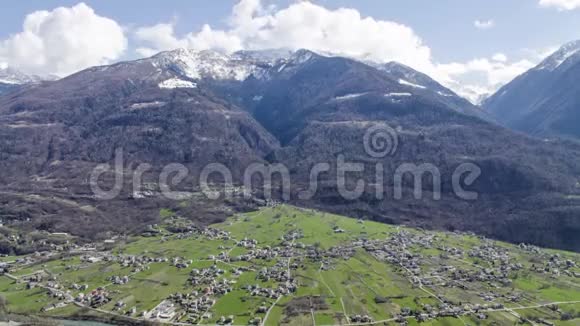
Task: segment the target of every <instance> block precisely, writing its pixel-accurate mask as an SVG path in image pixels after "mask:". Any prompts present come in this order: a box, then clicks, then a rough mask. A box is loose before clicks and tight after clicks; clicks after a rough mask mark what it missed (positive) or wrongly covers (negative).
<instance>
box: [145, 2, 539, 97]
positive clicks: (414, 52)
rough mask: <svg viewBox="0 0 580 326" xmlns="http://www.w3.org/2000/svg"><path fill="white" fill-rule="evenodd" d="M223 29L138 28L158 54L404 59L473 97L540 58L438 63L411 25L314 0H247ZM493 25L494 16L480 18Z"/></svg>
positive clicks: (148, 47) (149, 52)
mask: <svg viewBox="0 0 580 326" xmlns="http://www.w3.org/2000/svg"><path fill="white" fill-rule="evenodd" d="M228 23H229V24H228V27H227V28H225V29H223V30H216V29H213V28H212V27H211V26H209V25H205V26H204V27H203V28H202V29H201V31H196V32H191V33H188V34H186V35H182V36H178V35H176V34H175V30H174V26H173V24H171V23H169V24H158V25H154V26H150V27H142V28H139V29H137V30H136V34H135V36H136V39H137V40H139V41H140V42H142V43H144V44H145V46H144V47H141V48H138V49H137V51H138V53H139V54H141V55H144V56H149V55H152V54H154V53H156V52H159V51H163V50H171V49H175V48H179V47H184V48H192V49H198V50H204V49H216V50H220V51H223V52H233V51H236V50H240V49H254V50H256V49H271V48H288V49H299V48H306V49H310V50H314V51H319V52H325V53H334V54H338V55H344V56H349V57H353V58H357V59H364V60H371V61H376V62H388V61H398V62H401V63H403V64H406V65H408V66H410V67H412V68H414V69H417V70H419V71H422V72H424V73H427V74H428V75H430V76H431V77H433V78H435V79H436V80H438V81H439V82H441V83H443V84H444V85H446V86H448V87H450V88H452V89H453V90H455V91H456V92H458V93H459V94H461V95H464V96H466V97H467V98H469V99H470V100H472V101H476V99H477V98H478V97H479V96H480V95H481V94H483V93H490V92H493V91H494V90H496V89H497V88H499V87H500V86H501V85H502V84H503V83H506V82H508V81H510V80H511V79H512V78H513V77H515V76H517V75H519V74H521V73H523V72H524V71H525V70H527V69H529V68H531V67H533V66H534V64H535V62H537V61H539V60H536V59H535V58H534V60H532V59H530V60H520V61H512V62H510V61H509V60H508V58H507V56H506V55H505V54H502V53H497V54H495V55H493V56H492V57H491V58H477V59H473V60H469V61H467V62H455V63H437V62H436V61H435V60H434V59H433V57H432V55H431V50H430V48H429V47H428V46H427V45H425V44H424V43H423V41H422V40H421V38H420V37H419V36H418V35H417V34H416V33H415V32H414V31H413V29H411V28H410V27H408V26H405V25H403V24H399V23H396V22H391V21H385V20H377V19H374V18H372V17H363V16H361V14H360V13H359V12H358V11H357V10H355V9H348V8H338V9H336V10H330V9H327V8H324V7H322V6H320V5H317V4H314V3H312V2H308V1H300V2H295V3H293V4H291V5H289V6H288V7H285V8H281V9H278V8H275V7H272V6H270V7H268V8H264V6H263V5H262V2H261V1H260V0H241V1H239V2H238V4H237V5H235V6H234V7H233V9H232V14H231V16H230V18H229V20H228ZM474 24H475V25H476V26H478V25H479V26H480V27H485V28H490V27H493V26H494V22H493V20H489V21H476V22H475V23H474Z"/></svg>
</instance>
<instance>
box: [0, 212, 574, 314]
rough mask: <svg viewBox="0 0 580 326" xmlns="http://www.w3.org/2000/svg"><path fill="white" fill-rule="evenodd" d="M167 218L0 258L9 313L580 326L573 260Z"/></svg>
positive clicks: (358, 224) (378, 232)
mask: <svg viewBox="0 0 580 326" xmlns="http://www.w3.org/2000/svg"><path fill="white" fill-rule="evenodd" d="M162 216H163V217H164V219H163V223H162V224H160V225H159V226H157V227H155V228H152V229H150V231H149V232H148V233H147V237H144V236H143V237H129V238H117V239H115V242H114V243H113V244H111V243H109V244H105V246H107V247H109V249H108V250H106V251H98V250H95V249H94V248H98V247H101V246H102V243H101V244H99V243H95V244H87V245H85V246H83V247H77V246H68V247H67V246H62V245H61V246H55V247H54V248H53V249H52V250H50V251H48V252H46V253H45V254H43V255H30V256H26V257H6V258H2V261H4V262H9V261H14V260H16V261H17V262H14V263H10V267H8V269H9V274H6V275H4V276H0V289H1V293H2V296H4V297H5V298H6V299H7V307H6V309H7V311H8V312H10V313H17V314H24V313H26V314H38V315H41V316H49V317H50V316H58V317H59V318H63V317H67V318H71V317H72V318H81V317H83V316H84V317H89V318H99V319H101V320H103V319H105V320H116V321H117V322H122V321H128V322H138V321H139V322H143V321H147V320H148V321H155V320H157V321H163V322H169V323H177V322H178V321H179V322H183V323H200V322H201V323H202V324H214V323H218V324H223V323H224V322H225V320H229V321H230V322H231V323H234V324H238V325H245V324H248V323H250V324H256V325H257V324H260V325H279V324H284V325H286V324H287V325H311V324H312V325H332V324H353V323H355V324H360V325H366V324H371V323H372V324H378V323H387V324H397V323H398V321H406V322H408V323H409V324H411V325H414V324H416V323H417V322H418V321H429V325H463V324H465V323H473V324H478V325H497V324H500V325H507V324H514V323H517V322H523V323H532V324H533V323H546V322H550V323H555V324H556V325H574V324H576V323H578V322H580V319H578V318H579V317H580V295H579V293H580V288H579V287H578V282H577V279H578V277H580V268H579V267H577V266H576V263H578V262H580V256H579V255H578V254H573V253H569V252H563V251H554V250H544V249H540V248H537V247H534V246H526V245H520V246H515V245H510V244H506V243H502V242H497V241H492V240H488V239H485V238H483V237H476V236H474V235H468V234H460V233H450V232H431V231H423V230H418V229H410V228H403V227H395V226H389V225H385V224H381V223H376V222H371V221H362V220H358V221H357V220H356V219H350V218H346V217H342V216H337V215H332V214H327V213H321V212H317V211H313V210H308V209H299V208H295V207H291V206H278V207H275V208H262V209H261V210H259V211H256V212H250V213H246V214H239V215H236V216H234V217H232V218H230V219H228V220H227V221H226V222H224V223H220V224H215V225H211V227H209V228H198V227H197V226H194V225H191V224H190V222H189V221H188V220H187V219H183V218H181V217H179V216H177V215H176V214H173V213H171V212H170V211H167V210H164V211H162ZM110 242H112V241H110ZM91 248H93V249H91ZM15 280H16V281H15ZM59 298H60V299H59ZM41 309H42V311H43V312H41Z"/></svg>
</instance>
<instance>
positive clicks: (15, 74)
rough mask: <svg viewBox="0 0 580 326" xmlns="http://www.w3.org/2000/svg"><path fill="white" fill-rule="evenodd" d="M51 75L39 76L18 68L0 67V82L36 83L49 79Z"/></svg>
mask: <svg viewBox="0 0 580 326" xmlns="http://www.w3.org/2000/svg"><path fill="white" fill-rule="evenodd" d="M51 79H54V78H52V77H47V78H44V77H40V76H36V75H28V74H25V73H23V72H21V71H19V70H16V69H13V68H10V67H7V66H4V67H0V83H3V84H11V85H23V84H30V83H38V82H41V81H43V80H51Z"/></svg>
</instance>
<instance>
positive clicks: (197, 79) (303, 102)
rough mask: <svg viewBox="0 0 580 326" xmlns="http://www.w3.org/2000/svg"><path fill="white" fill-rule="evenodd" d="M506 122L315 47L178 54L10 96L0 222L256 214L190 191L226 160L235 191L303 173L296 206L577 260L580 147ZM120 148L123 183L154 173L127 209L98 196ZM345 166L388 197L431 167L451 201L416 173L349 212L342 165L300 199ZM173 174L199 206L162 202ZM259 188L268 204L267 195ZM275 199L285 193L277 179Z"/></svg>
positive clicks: (108, 228)
mask: <svg viewBox="0 0 580 326" xmlns="http://www.w3.org/2000/svg"><path fill="white" fill-rule="evenodd" d="M486 103H487V104H488V105H491V103H494V97H492V98H490V100H489V101H487V102H486ZM498 110H499V111H501V110H500V109H499V108H498V109H497V110H495V109H494V110H493V111H492V112H498ZM503 117H504V116H503V115H501V114H496V115H495V118H494V117H492V115H490V114H488V113H487V112H485V111H484V110H482V109H481V108H479V107H477V106H474V105H472V104H471V103H469V102H468V101H466V100H465V99H463V98H461V97H459V96H457V94H455V93H454V92H453V91H451V90H449V89H447V88H445V87H444V86H442V85H441V84H439V83H437V82H436V81H434V80H433V79H431V78H430V77H428V76H427V75H424V74H422V73H420V72H417V71H414V70H413V69H411V68H409V67H406V66H404V65H401V64H398V63H394V62H393V63H388V64H384V65H376V64H367V63H364V62H359V61H356V60H353V59H350V58H345V57H339V56H329V55H322V54H317V53H315V52H312V51H309V50H299V51H284V50H277V51H242V52H237V53H234V54H231V55H225V54H221V53H218V52H213V51H192V50H185V49H180V50H174V51H168V52H163V53H160V54H157V55H155V56H153V57H150V58H145V59H141V60H136V61H128V62H121V63H116V64H113V65H109V66H100V67H93V68H89V69H86V70H83V71H81V72H78V73H76V74H73V75H71V76H68V77H65V78H62V79H60V80H56V81H49V82H43V83H40V84H33V85H31V86H29V87H25V88H21V89H20V90H19V91H17V92H11V93H8V94H5V95H3V96H1V97H0V184H1V186H0V193H1V194H2V196H0V216H2V220H3V221H5V222H6V221H8V222H9V223H11V224H14V225H17V226H18V227H20V228H22V229H43V230H48V231H52V232H55V231H62V232H71V233H74V234H78V235H82V236H87V237H105V236H107V234H108V232H133V231H135V230H139V229H142V228H144V227H145V226H146V225H147V224H154V223H156V221H158V219H159V210H160V209H163V208H171V209H173V210H174V211H176V212H178V213H179V214H182V215H184V216H187V217H189V218H191V219H193V220H196V221H199V222H200V223H206V224H208V223H212V222H215V221H216V220H221V219H223V218H224V217H225V216H226V215H227V214H229V212H231V210H232V209H244V207H246V206H247V205H252V204H251V203H247V202H245V201H242V200H235V199H227V198H226V199H222V200H219V201H209V200H203V199H202V198H201V197H200V195H199V188H196V187H193V188H192V185H195V184H196V181H197V180H196V179H197V176H199V173H200V172H201V170H202V169H203V167H204V166H206V165H207V164H208V163H221V164H223V165H225V166H226V167H228V168H229V169H230V170H231V171H232V174H233V176H232V177H233V180H234V181H235V182H236V183H240V182H241V181H242V180H243V172H244V170H245V169H246V168H247V167H248V166H249V165H251V164H252V163H256V162H259V163H282V164H284V165H285V166H286V167H288V170H289V171H290V174H291V177H292V181H293V182H292V188H291V192H292V194H294V196H292V199H291V202H292V203H294V204H298V205H301V206H305V207H315V208H320V209H323V210H327V211H333V212H338V213H344V214H348V215H351V216H358V217H361V218H371V219H374V220H378V221H382V222H388V223H394V224H399V223H404V224H409V225H414V226H420V227H424V228H437V229H451V230H453V229H458V230H470V231H475V232H478V233H479V234H484V235H488V236H492V237H495V238H499V239H502V240H508V241H512V242H529V243H535V244H539V245H544V246H551V247H558V248H566V249H572V250H580V239H578V237H577V236H575V235H576V234H578V232H580V221H579V220H578V218H577V217H576V216H578V215H577V214H578V213H579V212H580V205H578V199H579V198H580V187H578V179H577V176H578V174H579V173H580V166H579V165H578V164H577V163H576V162H578V161H579V159H580V145H579V144H577V143H575V142H571V141H566V140H550V141H543V140H539V139H536V138H533V137H529V136H526V135H524V134H521V133H518V132H514V131H511V130H509V129H507V128H505V127H502V126H500V125H498V124H497V123H496V120H498V119H499V118H502V120H500V121H498V122H499V123H506V120H505V119H503ZM386 125H388V126H390V127H392V128H393V129H394V130H396V131H397V137H398V140H399V146H398V148H397V150H396V151H395V152H394V153H393V155H392V156H388V157H386V158H376V157H372V156H369V155H368V154H367V153H366V152H365V147H364V146H363V145H364V143H363V140H364V137H365V132H366V131H367V130H368V129H369V128H371V127H374V126H386ZM119 148H121V149H122V150H123V169H124V170H125V172H127V173H124V174H123V175H124V177H125V179H126V180H125V181H126V184H128V183H130V181H131V180H132V177H133V175H134V174H132V173H130V172H131V171H134V169H135V167H136V166H137V165H138V164H140V163H147V164H150V169H149V170H148V171H146V172H145V173H144V174H143V180H144V181H145V182H144V186H143V189H141V190H140V191H138V192H136V190H135V189H132V188H131V189H129V188H127V187H125V188H123V189H122V192H121V195H119V196H117V197H116V198H114V199H112V200H109V201H102V200H99V199H98V198H95V197H94V195H93V193H92V191H91V189H90V186H89V179H90V174H91V171H93V169H94V168H95V167H96V166H98V165H100V164H103V163H113V162H114V161H115V153H116V150H117V149H119ZM339 157H342V158H344V159H345V160H346V161H351V162H360V163H363V164H364V166H365V167H366V168H365V170H364V171H361V172H360V173H358V174H353V175H351V176H350V177H349V178H348V179H347V181H346V184H347V185H348V186H352V187H354V186H356V183H357V179H358V178H361V177H364V179H366V180H376V172H375V170H373V167H376V164H377V163H382V164H383V166H384V169H385V171H386V172H387V173H386V177H385V179H384V180H383V181H382V182H381V183H382V184H384V185H385V186H386V187H385V188H386V189H393V186H394V184H395V180H394V177H393V174H394V171H395V170H396V169H397V167H399V166H401V165H402V164H405V163H413V164H417V165H419V164H422V163H429V164H432V165H433V166H436V167H437V168H438V170H439V171H440V173H441V180H442V186H441V189H442V193H441V199H437V198H434V197H433V196H432V193H431V191H432V190H433V182H432V181H430V180H431V179H430V178H427V177H425V178H424V179H425V180H424V182H423V187H422V188H423V190H424V192H425V193H426V194H427V195H428V196H426V197H427V198H423V199H415V198H414V197H413V193H412V191H413V186H414V183H413V180H412V179H410V178H408V177H409V176H407V177H406V178H404V180H403V181H404V183H403V186H404V187H403V188H404V191H403V193H404V194H405V196H403V198H402V199H400V200H399V199H394V198H393V194H392V191H387V194H386V196H385V197H384V198H380V199H379V198H376V197H374V196H371V195H365V196H363V197H361V198H359V199H356V200H347V199H344V198H343V196H341V195H340V193H339V191H338V180H337V178H336V167H335V166H332V164H330V165H331V171H330V172H328V173H324V174H321V175H320V187H319V191H318V192H317V194H316V195H315V196H314V197H313V198H309V199H301V198H300V197H299V196H295V195H296V194H297V193H299V192H300V191H301V190H304V189H305V188H307V187H308V185H309V181H310V178H311V175H310V170H311V167H312V166H313V165H314V164H316V163H321V162H324V163H333V162H336V161H337V159H338V158H339ZM170 163H180V164H183V165H184V166H186V167H187V169H188V171H189V173H188V176H186V177H185V178H183V179H182V180H181V181H180V182H178V183H176V184H175V185H174V186H175V187H176V189H180V190H181V191H182V193H184V194H185V195H184V200H192V202H193V203H194V205H180V203H179V201H172V200H168V199H166V198H163V196H161V195H160V189H159V187H158V185H157V183H156V181H158V180H159V175H160V173H161V171H162V169H163V167H164V166H166V165H167V164H170ZM462 163H471V164H475V165H477V166H479V167H480V169H481V176H480V177H479V178H478V179H477V180H476V181H475V182H474V183H473V184H471V185H470V186H469V187H468V189H469V190H470V191H476V192H477V193H478V194H479V198H478V200H475V201H465V200H462V199H460V198H458V197H457V196H456V194H455V193H454V192H453V174H454V171H455V170H456V168H457V167H458V166H459V165H461V164H462ZM114 180H115V174H107V175H106V176H105V177H104V178H102V179H101V180H100V182H101V183H102V185H103V186H105V187H106V186H111V185H112V183H113V182H114ZM379 181H380V180H379ZM216 182H217V183H219V181H216ZM375 186H376V185H375V184H367V188H372V187H375ZM254 191H255V193H256V196H261V195H263V194H262V192H263V191H264V189H260V188H259V187H257V188H256V189H254ZM274 193H275V196H280V187H279V184H278V183H276V181H275V183H274Z"/></svg>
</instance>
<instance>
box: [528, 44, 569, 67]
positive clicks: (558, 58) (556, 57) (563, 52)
mask: <svg viewBox="0 0 580 326" xmlns="http://www.w3.org/2000/svg"><path fill="white" fill-rule="evenodd" d="M578 53H580V41H573V42H570V43H566V44H564V45H563V46H562V47H561V48H560V49H558V50H557V51H556V52H554V53H553V54H552V55H550V56H549V57H547V58H546V59H544V61H542V62H541V63H540V64H539V65H538V66H537V67H536V68H535V69H536V70H548V71H554V70H556V69H558V67H560V66H561V65H562V64H563V63H564V62H566V61H568V59H570V58H572V57H574V56H575V55H576V54H578ZM579 59H580V56H579Z"/></svg>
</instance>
